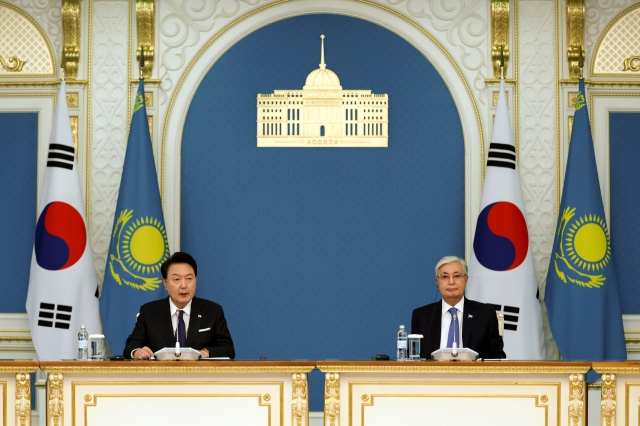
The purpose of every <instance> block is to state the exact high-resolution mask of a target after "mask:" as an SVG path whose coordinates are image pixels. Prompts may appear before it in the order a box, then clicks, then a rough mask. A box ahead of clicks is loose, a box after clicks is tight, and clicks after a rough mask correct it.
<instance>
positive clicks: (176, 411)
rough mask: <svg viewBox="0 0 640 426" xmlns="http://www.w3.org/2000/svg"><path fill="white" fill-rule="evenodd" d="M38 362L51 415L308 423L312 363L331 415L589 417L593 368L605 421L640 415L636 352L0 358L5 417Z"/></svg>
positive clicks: (468, 420)
mask: <svg viewBox="0 0 640 426" xmlns="http://www.w3.org/2000/svg"><path fill="white" fill-rule="evenodd" d="M37 368H41V369H42V370H43V371H44V372H46V373H48V380H47V401H46V413H41V414H40V415H41V416H42V417H44V416H45V414H46V419H47V425H48V426H65V425H69V426H89V425H91V426H102V425H114V424H115V425H123V424H137V423H147V424H159V425H164V424H177V423H179V422H184V421H191V420H190V419H211V421H209V422H207V424H220V425H225V426H234V425H242V426H244V425H252V426H254V425H256V426H260V425H269V426H272V425H273V426H275V425H280V426H290V425H291V426H308V424H309V411H308V406H309V403H308V401H309V398H308V397H309V395H308V382H307V374H308V373H309V372H310V371H311V370H313V369H314V368H318V369H320V370H321V371H322V372H324V373H325V388H324V422H325V425H326V426H347V425H349V426H351V425H354V426H355V425H358V426H382V425H385V426H387V425H391V424H393V425H395V424H404V423H405V422H406V423H408V422H411V424H425V423H428V424H443V423H445V422H450V421H454V422H455V423H456V424H474V425H481V426H483V425H487V426H489V425H491V426H496V425H498V426H499V425H505V426H506V425H513V424H516V423H517V424H519V425H525V426H534V425H535V426H543V425H544V426H553V425H562V426H564V425H566V426H569V425H570V426H585V424H586V397H587V392H586V385H585V374H586V373H587V371H589V370H590V369H591V368H593V369H594V370H595V371H596V372H598V373H600V374H601V375H602V386H601V389H602V392H601V400H600V401H599V402H600V406H601V413H602V419H603V425H604V426H610V425H626V426H640V363H639V362H632V361H627V362H594V363H591V362H562V361H557V362H514V361H505V362H449V363H445V362H434V361H424V362H396V361H268V360H265V361H196V362H185V361H181V362H157V361H104V362H93V361H84V362H78V361H1V362H0V408H1V422H2V425H3V426H4V425H20V426H30V425H31V381H30V374H31V373H33V372H35V371H36V369H37ZM592 403H594V402H593V401H592ZM416 420H419V421H418V422H417V423H416Z"/></svg>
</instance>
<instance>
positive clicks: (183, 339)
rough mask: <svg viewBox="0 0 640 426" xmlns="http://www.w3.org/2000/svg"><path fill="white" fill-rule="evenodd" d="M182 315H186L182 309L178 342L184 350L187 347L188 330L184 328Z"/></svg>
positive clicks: (179, 313) (179, 311)
mask: <svg viewBox="0 0 640 426" xmlns="http://www.w3.org/2000/svg"><path fill="white" fill-rule="evenodd" d="M182 314H184V311H183V310H182V309H180V310H178V342H180V347H181V348H184V347H186V346H187V328H186V327H185V326H184V319H183V318H182Z"/></svg>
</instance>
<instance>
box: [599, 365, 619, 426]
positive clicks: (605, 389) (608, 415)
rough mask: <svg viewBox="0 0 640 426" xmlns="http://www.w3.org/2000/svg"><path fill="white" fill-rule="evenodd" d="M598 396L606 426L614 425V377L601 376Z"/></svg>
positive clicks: (612, 375)
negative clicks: (599, 394)
mask: <svg viewBox="0 0 640 426" xmlns="http://www.w3.org/2000/svg"><path fill="white" fill-rule="evenodd" d="M600 392H601V396H600V411H601V413H602V419H603V420H604V422H605V425H606V426H611V425H613V424H615V421H614V420H615V418H616V375H615V374H610V373H605V374H603V375H602V388H601V391H600Z"/></svg>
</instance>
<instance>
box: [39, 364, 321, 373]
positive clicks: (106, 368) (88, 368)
mask: <svg viewBox="0 0 640 426" xmlns="http://www.w3.org/2000/svg"><path fill="white" fill-rule="evenodd" d="M80 364H81V363H74V365H46V364H45V363H44V362H41V364H40V369H42V371H44V372H45V373H50V374H53V373H56V372H59V373H92V374H93V373H104V374H113V373H132V374H133V373H174V374H179V373H207V374H209V373H240V374H246V373H292V372H294V371H304V372H307V373H308V372H309V371H311V370H313V369H314V368H315V366H313V365H310V366H308V367H307V366H294V365H265V366H260V365H246V366H245V365H235V366H233V365H218V363H215V364H216V365H213V364H214V363H200V364H199V365H198V366H197V367H193V366H183V365H177V364H182V362H173V363H171V362H167V363H166V364H165V365H162V364H159V363H155V362H154V363H148V364H147V365H135V364H136V363H106V364H105V365H101V366H100V365H97V363H96V365H80ZM113 364H119V365H113ZM140 364H141V363H140ZM149 364H151V365H149ZM154 364H156V365H154Z"/></svg>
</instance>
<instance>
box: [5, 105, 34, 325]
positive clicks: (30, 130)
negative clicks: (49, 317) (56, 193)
mask: <svg viewBox="0 0 640 426" xmlns="http://www.w3.org/2000/svg"><path fill="white" fill-rule="evenodd" d="M0 129H2V130H1V132H2V155H0V182H1V184H0V200H2V208H0V223H2V224H3V225H2V230H3V232H2V238H3V240H4V241H5V244H0V259H2V270H3V271H5V274H9V275H8V277H10V278H9V282H7V283H5V284H4V289H5V291H3V292H2V297H0V312H16V313H17V312H22V313H25V312H27V311H26V309H25V303H26V300H27V290H28V288H29V270H30V268H31V252H32V250H33V238H34V235H35V229H36V207H37V200H36V192H37V188H38V187H37V182H36V181H37V172H38V163H37V160H38V113H35V112H33V113H24V112H23V113H0ZM16 284H17V285H16Z"/></svg>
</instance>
